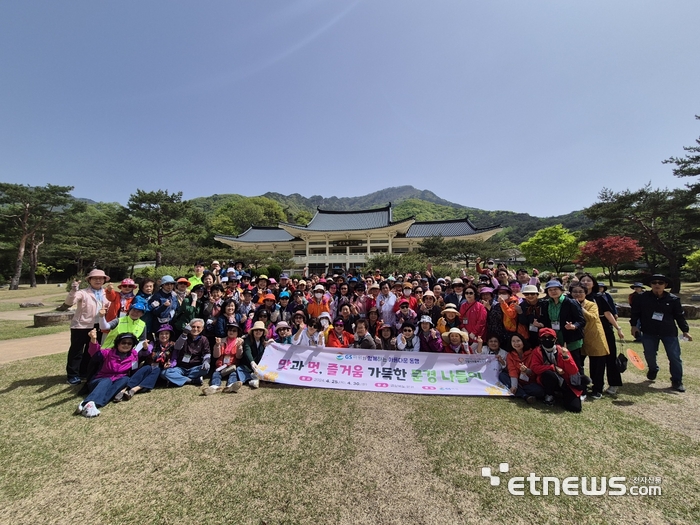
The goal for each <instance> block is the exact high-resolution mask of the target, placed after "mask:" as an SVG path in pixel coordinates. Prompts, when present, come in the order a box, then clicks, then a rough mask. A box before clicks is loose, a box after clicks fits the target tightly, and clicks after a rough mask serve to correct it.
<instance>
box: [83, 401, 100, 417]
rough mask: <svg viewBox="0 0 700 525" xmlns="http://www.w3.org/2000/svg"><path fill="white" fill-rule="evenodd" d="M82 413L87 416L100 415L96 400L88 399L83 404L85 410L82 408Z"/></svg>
mask: <svg viewBox="0 0 700 525" xmlns="http://www.w3.org/2000/svg"><path fill="white" fill-rule="evenodd" d="M81 414H83V416H85V417H97V416H99V415H100V411H99V410H97V407H96V406H95V402H94V401H88V402H87V403H85V405H84V406H83V410H82V412H81Z"/></svg>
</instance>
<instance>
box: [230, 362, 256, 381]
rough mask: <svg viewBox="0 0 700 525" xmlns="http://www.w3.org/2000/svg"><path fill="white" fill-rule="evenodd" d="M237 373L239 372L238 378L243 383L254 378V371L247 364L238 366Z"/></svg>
mask: <svg viewBox="0 0 700 525" xmlns="http://www.w3.org/2000/svg"><path fill="white" fill-rule="evenodd" d="M236 373H237V374H238V380H239V381H240V382H241V383H244V384H245V383H247V382H248V381H250V380H251V379H253V371H252V370H251V369H250V368H248V367H247V366H239V367H238V368H236ZM231 375H233V374H231Z"/></svg>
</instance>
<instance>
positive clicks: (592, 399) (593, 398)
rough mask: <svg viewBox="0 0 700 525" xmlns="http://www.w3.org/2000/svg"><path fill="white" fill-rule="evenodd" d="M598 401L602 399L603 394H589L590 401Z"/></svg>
mask: <svg viewBox="0 0 700 525" xmlns="http://www.w3.org/2000/svg"><path fill="white" fill-rule="evenodd" d="M582 397H583V396H582ZM598 399H603V394H601V393H600V392H594V393H593V394H591V401H597V400H598Z"/></svg>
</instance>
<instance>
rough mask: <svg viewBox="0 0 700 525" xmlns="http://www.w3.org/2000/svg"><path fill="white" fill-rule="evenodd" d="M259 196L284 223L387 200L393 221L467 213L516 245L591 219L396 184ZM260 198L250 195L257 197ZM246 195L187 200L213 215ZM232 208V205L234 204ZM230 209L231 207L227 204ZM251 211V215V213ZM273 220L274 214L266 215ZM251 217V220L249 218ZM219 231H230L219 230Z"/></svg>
mask: <svg viewBox="0 0 700 525" xmlns="http://www.w3.org/2000/svg"><path fill="white" fill-rule="evenodd" d="M260 197H265V198H267V199H270V200H271V201H274V202H276V203H278V204H279V206H280V207H281V210H282V212H283V213H284V214H285V215H286V220H287V221H288V222H296V223H301V224H305V223H306V222H308V221H309V220H310V219H311V217H313V214H314V213H315V212H316V208H317V207H320V208H322V209H325V210H342V211H348V210H359V209H369V208H378V207H381V206H386V205H387V204H388V203H389V202H391V203H392V205H393V218H394V220H401V219H405V218H407V217H411V216H414V217H415V218H416V220H418V221H437V220H446V219H457V218H462V217H465V216H468V217H469V219H470V220H471V221H472V222H473V223H474V224H475V225H476V226H477V227H480V228H483V227H488V226H493V225H497V224H500V225H501V226H502V227H503V228H504V231H503V234H502V235H503V236H504V237H507V238H508V240H510V241H511V242H514V243H516V244H518V243H520V242H522V241H524V240H526V239H527V238H528V237H530V236H531V235H532V234H533V233H534V232H536V231H537V230H539V229H541V228H546V227H547V226H552V225H555V224H563V225H564V227H566V228H568V229H569V230H572V231H577V230H581V229H584V228H585V227H588V226H590V224H591V222H590V221H589V220H588V219H586V218H585V217H584V216H583V213H582V212H580V211H575V212H572V213H569V214H567V215H560V216H557V217H546V218H542V217H534V216H532V215H530V214H527V213H514V212H510V211H487V210H482V209H479V208H470V207H467V206H462V205H461V204H456V203H453V202H450V201H447V200H445V199H441V198H440V197H438V196H437V195H435V194H434V193H433V192H431V191H428V190H418V189H416V188H414V187H413V186H398V187H394V188H386V189H383V190H380V191H375V192H373V193H370V194H368V195H363V196H360V197H322V196H320V195H313V196H311V197H304V196H302V195H300V194H298V193H293V194H291V195H282V194H280V193H274V192H268V193H265V194H263V195H261V196H260ZM260 197H250V198H251V199H258V200H259V199H260ZM245 200H246V197H242V196H240V195H236V194H223V195H212V196H211V197H199V198H196V199H192V200H191V201H190V202H191V203H192V204H193V205H195V206H196V207H198V208H200V209H201V210H202V211H204V212H205V213H206V214H207V215H216V211H217V210H219V209H220V208H222V207H223V206H224V205H226V204H227V203H231V201H235V202H241V201H245ZM234 207H235V206H234ZM225 209H226V211H227V212H230V210H231V206H230V204H229V206H227V207H226V208H225ZM254 215H255V214H253V216H254ZM267 215H268V216H269V217H270V220H272V221H273V222H274V218H273V217H274V216H273V215H272V214H269V213H268V214H267ZM253 216H251V219H252V218H253ZM255 224H256V225H258V226H273V225H274V224H258V223H257V222H256V223H255ZM248 226H250V224H240V225H239V227H238V228H235V230H238V231H236V232H235V233H240V232H241V231H243V230H245V229H246V228H247V227H248ZM219 233H234V232H233V231H229V232H219Z"/></svg>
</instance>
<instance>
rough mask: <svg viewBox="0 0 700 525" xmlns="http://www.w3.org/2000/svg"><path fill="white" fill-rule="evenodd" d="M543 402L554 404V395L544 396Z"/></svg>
mask: <svg viewBox="0 0 700 525" xmlns="http://www.w3.org/2000/svg"><path fill="white" fill-rule="evenodd" d="M544 404H545V405H549V406H552V405H553V404H554V396H544Z"/></svg>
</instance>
